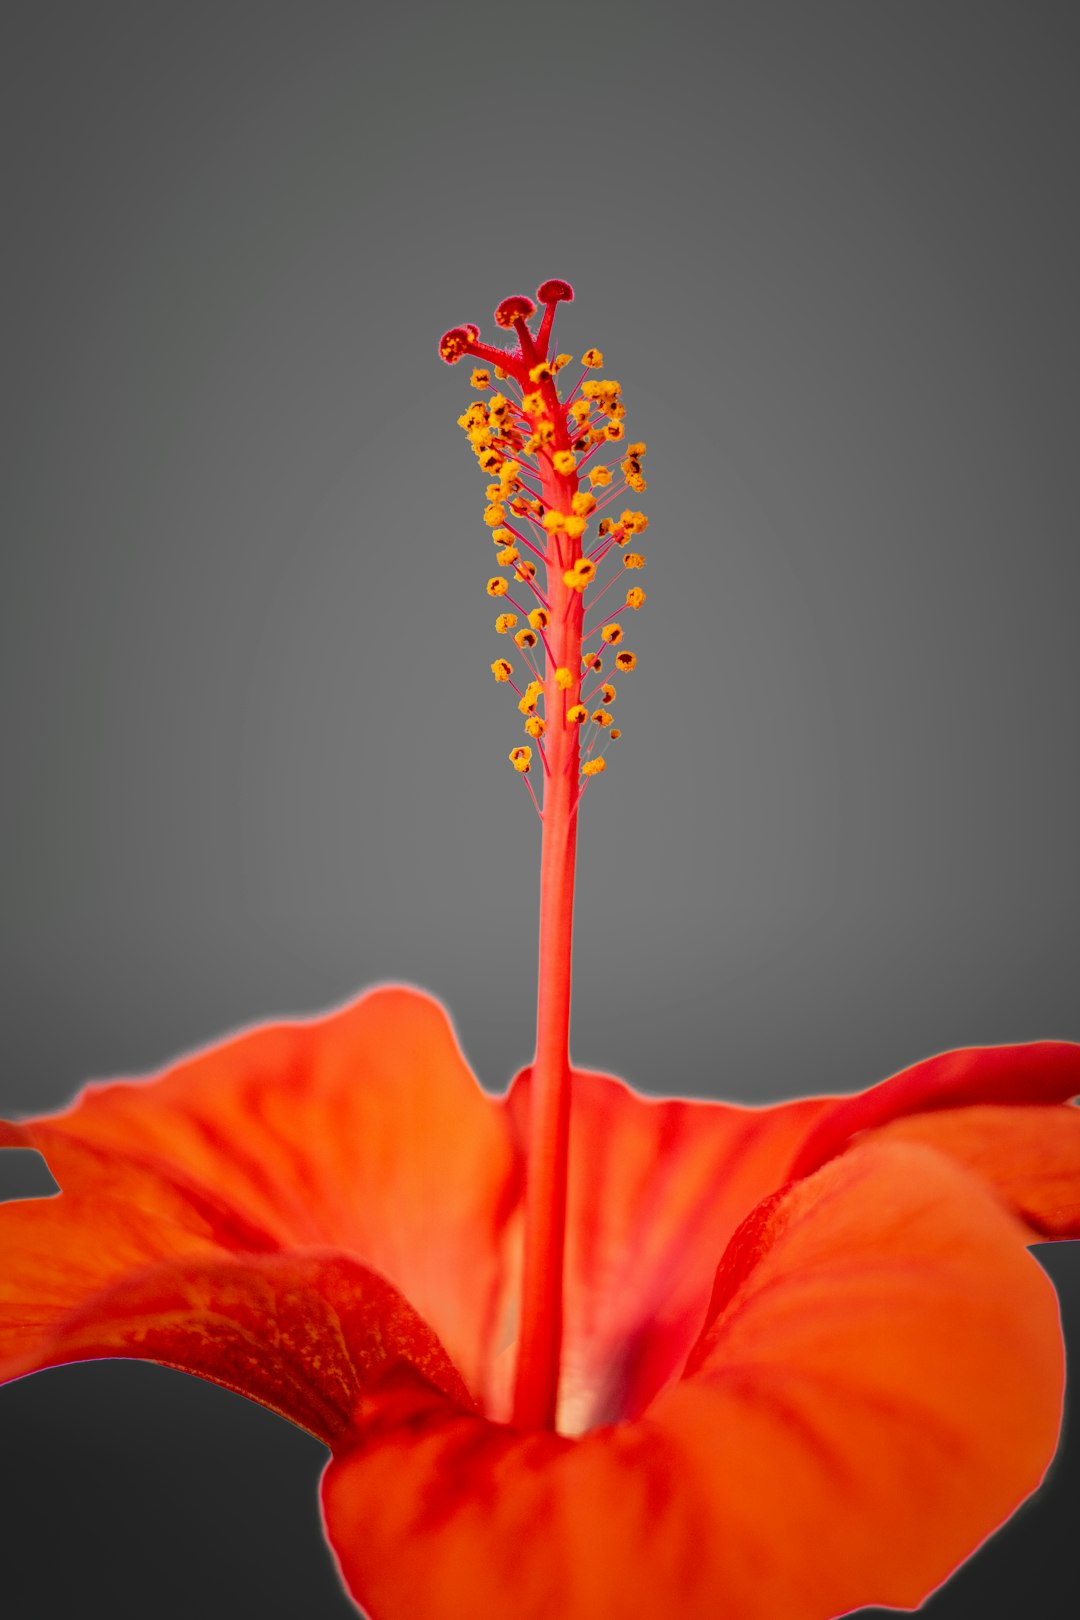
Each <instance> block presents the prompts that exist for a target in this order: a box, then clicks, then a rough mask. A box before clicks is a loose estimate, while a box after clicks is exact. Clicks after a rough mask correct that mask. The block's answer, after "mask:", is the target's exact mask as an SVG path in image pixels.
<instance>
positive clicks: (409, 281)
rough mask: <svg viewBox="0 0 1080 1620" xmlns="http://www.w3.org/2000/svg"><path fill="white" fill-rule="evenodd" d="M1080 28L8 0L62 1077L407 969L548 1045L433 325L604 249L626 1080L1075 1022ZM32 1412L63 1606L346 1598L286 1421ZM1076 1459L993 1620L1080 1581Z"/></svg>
mask: <svg viewBox="0 0 1080 1620" xmlns="http://www.w3.org/2000/svg"><path fill="white" fill-rule="evenodd" d="M1078 18H1080V13H1078V11H1077V9H1076V8H1075V7H1074V6H1071V5H1069V4H1068V3H1067V0H1063V3H1060V4H1056V3H1032V0H1023V3H1013V4H999V3H994V0H973V3H948V0H933V3H928V4H922V3H911V0H907V3H881V0H878V3H874V0H864V3H855V0H852V3H849V4H843V3H830V4H814V3H812V0H801V3H800V0H792V3H789V4H781V3H773V0H754V3H741V4H721V5H718V6H717V7H715V8H709V9H706V8H704V7H697V6H691V5H686V4H669V5H666V6H663V5H660V4H656V3H642V0H625V3H622V4H602V3H589V0H575V3H566V0H552V3H548V4H545V5H536V6H533V7H529V8H526V7H524V6H515V5H512V4H508V3H505V0H504V3H503V4H494V3H487V0H462V3H460V4H456V5H453V6H450V5H447V6H439V7H435V6H426V7H421V8H417V7H415V6H414V7H411V8H404V7H403V8H401V9H400V10H399V11H395V12H391V10H390V9H389V8H388V7H383V6H375V5H368V4H362V3H359V0H351V3H347V0H314V3H313V0H305V3H299V0H297V3H294V4H279V3H269V0H266V3H244V0H213V3H210V0H199V3H191V0H185V3H183V4H180V3H172V4H163V3H158V0H131V3H119V0H96V3H95V4H93V5H89V4H81V3H78V0H68V3H62V4H57V3H53V0H32V3H24V0H14V3H13V0H8V3H7V5H6V6H5V8H4V22H3V37H2V41H0V59H2V66H0V76H2V81H3V82H2V85H0V90H2V96H0V105H2V108H3V112H2V117H3V120H4V126H5V130H4V140H3V164H4V169H5V175H4V180H5V186H4V206H3V222H4V225H3V228H4V236H5V247H4V253H3V261H2V262H3V275H4V279H5V282H6V292H5V295H4V298H3V322H4V360H3V377H4V387H3V410H4V414H5V418H6V421H5V425H4V438H3V442H4V460H5V463H6V465H5V476H4V502H5V511H4V525H3V541H4V568H3V586H2V601H0V612H2V634H0V663H2V669H3V679H2V689H0V704H2V705H3V762H4V781H3V794H2V800H0V817H2V828H0V851H2V856H0V858H2V861H3V906H2V912H0V951H2V961H0V987H2V988H0V995H2V1000H3V1017H2V1032H3V1037H2V1038H3V1054H4V1055H3V1063H2V1067H0V1105H2V1107H3V1111H4V1112H10V1111H13V1110H15V1111H28V1110H34V1111H38V1110H45V1109H51V1108H55V1107H56V1106H58V1105H59V1104H60V1103H62V1102H63V1101H64V1099H66V1098H67V1097H68V1096H69V1095H70V1094H71V1092H72V1091H73V1089H74V1088H75V1087H76V1086H77V1085H79V1084H80V1083H81V1081H82V1080H83V1079H84V1078H86V1077H89V1076H93V1075H97V1076H101V1075H109V1074H116V1073H130V1072H138V1071H141V1070H144V1069H147V1068H151V1067H155V1066H158V1065H160V1064H161V1063H163V1062H164V1061H165V1060H167V1059H168V1058H169V1057H170V1056H171V1055H173V1054H174V1053H175V1052H176V1051H178V1050H180V1049H183V1048H186V1047H190V1046H191V1045H193V1044H198V1043H203V1042H205V1041H207V1040H208V1039H210V1038H211V1037H214V1036H216V1035H218V1034H220V1033H222V1032H224V1031H226V1030H228V1029H229V1028H231V1027H232V1026H235V1025H237V1024H239V1023H245V1022H248V1021H251V1020H255V1019H261V1018H264V1017H266V1016H268V1015H273V1014H279V1013H285V1012H293V1011H296V1012H309V1011H315V1010H317V1009H320V1008H323V1007H325V1006H327V1005H328V1004H332V1003H334V1002H337V1001H339V1000H341V999H342V998H344V997H347V996H349V995H350V994H351V993H353V992H354V991H355V990H356V989H358V988H359V987H360V986H363V985H365V984H367V983H370V982H371V981H373V980H378V979H385V978H389V977H401V978H405V979H408V980H412V981H415V982H417V983H419V984H421V985H424V986H427V987H429V988H430V989H431V990H433V991H435V992H436V993H437V994H439V995H440V996H442V997H443V998H444V999H445V1000H446V1002H447V1003H448V1005H449V1006H450V1008H451V1009H452V1011H453V1015H454V1018H455V1020H456V1022H457V1027H458V1029H459V1031H460V1033H461V1037H462V1040H463V1042H464V1045H465V1048H466V1050H467V1052H468V1054H469V1055H470V1057H471V1059H472V1060H473V1062H474V1063H475V1065H476V1068H477V1071H478V1073H479V1075H480V1076H481V1078H482V1079H483V1081H484V1082H485V1083H486V1084H488V1085H490V1086H492V1087H501V1086H502V1085H503V1083H504V1082H505V1080H506V1079H507V1077H508V1076H509V1074H510V1073H511V1072H512V1071H513V1070H514V1069H515V1068H516V1067H517V1066H518V1065H520V1064H521V1063H522V1062H524V1061H526V1060H527V1059H528V1057H529V1056H530V1052H531V1039H532V1017H533V1007H532V998H533V973H534V951H535V937H534V936H535V922H534V901H535V883H536V855H537V827H536V823H535V819H534V817H533V816H532V814H531V812H530V810H529V808H528V804H527V801H526V798H525V794H524V793H523V791H522V787H521V783H520V782H519V781H518V780H517V779H516V778H515V776H514V774H513V773H512V772H511V770H510V768H509V766H508V764H507V761H506V754H507V750H508V749H509V748H510V747H511V746H512V745H513V744H514V742H515V741H516V740H517V736H518V728H517V725H516V723H515V721H516V714H515V711H513V709H512V707H511V705H510V704H509V703H508V702H507V701H506V698H505V689H497V688H496V687H495V686H494V684H493V682H492V681H491V677H490V674H489V672H488V664H489V662H490V660H491V659H492V658H493V657H494V656H495V655H496V653H497V651H498V650H499V649H498V647H497V646H496V644H495V639H494V637H493V635H492V632H491V621H492V612H491V606H490V603H489V602H488V600H487V598H486V597H485V595H484V592H483V580H484V578H485V576H486V574H487V571H488V566H489V563H490V553H491V546H490V543H489V540H488V536H487V531H486V530H485V529H484V528H483V527H482V525H481V522H480V507H481V504H482V480H481V479H480V478H479V477H478V475H477V472H476V468H475V464H474V462H473V460H472V457H471V456H470V455H469V454H468V451H467V447H466V446H465V445H464V442H463V440H462V438H461V435H460V433H459V431H458V429H457V428H456V426H455V424H454V418H455V416H456V415H457V413H458V412H459V411H460V409H461V406H462V403H463V400H464V399H466V398H467V397H468V393H469V391H468V388H467V375H466V372H464V371H458V372H451V371H449V370H448V369H447V368H445V367H444V366H442V365H441V364H440V363H439V361H438V359H437V356H436V351H435V344H436V340H437V338H438V336H439V334H440V333H441V332H442V331H443V330H444V329H445V328H446V327H447V326H450V325H452V324H454V323H456V322H459V321H463V320H473V321H476V322H478V323H480V324H481V325H482V326H483V327H484V328H485V331H486V332H488V333H490V330H491V326H490V311H491V310H492V309H493V307H494V305H495V303H496V302H497V300H498V299H500V298H501V297H503V296H504V295H505V294H507V293H510V292H515V291H519V290H522V291H531V290H532V289H533V288H535V286H536V285H537V283H538V281H539V280H540V279H541V278H543V277H546V276H550V275H559V276H567V277H569V278H570V280H572V281H573V282H574V284H575V286H576V289H577V302H576V303H575V304H574V305H573V306H572V307H571V308H570V309H568V310H564V311H561V312H560V316H559V323H558V337H559V339H560V343H561V345H563V346H566V347H568V348H570V349H572V350H574V351H575V352H577V353H580V352H581V350H582V349H583V348H584V347H585V346H586V345H587V344H596V345H598V346H599V347H600V348H602V349H603V351H604V353H605V355H606V357H607V369H608V370H609V372H610V373H611V374H613V375H615V376H617V377H619V378H620V379H621V381H622V382H623V384H624V387H625V389H626V394H627V398H628V402H629V406H630V413H631V414H630V418H629V426H630V429H631V436H632V437H638V436H640V437H642V438H645V439H646V440H648V442H649V460H648V472H649V474H650V481H649V492H648V496H647V506H648V510H649V512H650V514H651V518H652V526H651V528H650V531H649V536H648V539H649V542H650V544H649V547H648V553H649V570H648V576H647V578H646V579H645V584H646V587H647V589H648V592H649V604H648V607H647V609H646V610H645V612H644V613H642V614H641V615H640V617H638V618H635V620H634V624H633V632H634V634H633V642H632V645H633V646H634V647H635V650H636V651H637V652H638V654H639V660H640V662H639V668H638V670H637V672H636V673H635V674H634V676H633V677H632V678H629V679H626V680H624V681H623V682H622V683H621V686H622V690H621V691H620V697H619V708H620V715H619V718H620V722H621V724H622V725H623V727H624V732H625V736H624V740H623V742H622V743H621V745H619V749H618V754H617V757H615V756H614V755H613V758H612V767H613V768H612V769H610V770H609V772H608V775H607V777H606V779H605V780H603V781H600V782H598V783H597V784H596V785H595V789H594V790H591V791H590V795H589V801H587V811H588V813H587V814H586V816H585V823H584V829H583V839H582V849H581V885H580V910H579V920H578V928H577V948H578V957H577V981H576V1002H575V1021H574V1035H573V1048H574V1054H575V1057H576V1058H577V1059H578V1060H579V1061H581V1062H582V1063H585V1064H589V1065H595V1066H600V1067H604V1068H607V1069H609V1070H611V1071H612V1072H614V1073H617V1074H621V1075H624V1076H625V1077H626V1078H628V1079H629V1080H631V1081H632V1082H633V1083H634V1084H636V1085H638V1086H640V1087H643V1088H645V1089H647V1090H653V1091H658V1092H697V1093H707V1094H712V1095H724V1096H729V1097H735V1098H741V1099H744V1100H747V1101H765V1100H768V1099H773V1098H779V1097H784V1096H788V1095H791V1094H793V1093H797V1092H805V1091H817V1090H821V1089H834V1088H835V1089H839V1090H845V1089H850V1088H855V1087H860V1086H863V1085H866V1084H868V1083H870V1082H871V1081H873V1080H875V1079H877V1078H880V1077H881V1076H883V1075H885V1074H888V1073H889V1072H891V1071H892V1070H894V1069H896V1068H898V1067H900V1066H902V1065H904V1064H907V1063H909V1062H911V1061H914V1060H915V1059H917V1058H920V1057H922V1056H924V1055H926V1054H927V1053H930V1052H933V1051H935V1050H939V1049H941V1048H944V1047H949V1046H953V1045H960V1044H969V1043H982V1042H998V1041H1016V1040H1027V1039H1031V1038H1035V1037H1041V1036H1072V1037H1074V1038H1075V1037H1077V1036H1080V1007H1078V1005H1077V994H1076V990H1077V969H1078V959H1080V942H1078V929H1077V899H1078V877H1080V870H1078V868H1080V860H1078V853H1077V837H1076V829H1077V820H1078V810H1080V791H1078V790H1080V763H1078V757H1077V736H1078V723H1077V696H1078V684H1080V683H1078V673H1080V649H1078V642H1077V610H1078V587H1080V566H1078V561H1077V545H1076V540H1077V524H1076V517H1077V478H1076V466H1077V426H1078V422H1077V417H1078V412H1077V403H1076V401H1077V372H1078V360H1080V355H1078V347H1080V346H1078V342H1077V321H1076V289H1077V286H1078V285H1080V263H1078V259H1080V253H1078V237H1077V221H1076V198H1077V181H1078V174H1077V169H1078V163H1077V150H1078V142H1080V112H1078V104H1077V95H1076V85H1077V73H1078V67H1080V61H1078V56H1080V52H1078V46H1080V27H1078ZM27 1174H28V1172H27ZM25 1184H26V1185H30V1183H29V1181H27V1182H26V1183H25ZM1042 1258H1043V1259H1044V1262H1045V1263H1046V1264H1047V1266H1048V1267H1049V1268H1050V1270H1051V1271H1052V1273H1053V1275H1054V1276H1055V1278H1056V1279H1057V1280H1058V1282H1059V1285H1060V1286H1061V1288H1062V1291H1063V1295H1064V1300H1065V1305H1066V1312H1067V1316H1068V1319H1069V1321H1070V1322H1071V1328H1072V1345H1071V1349H1072V1359H1073V1363H1074V1371H1076V1370H1077V1363H1080V1320H1078V1318H1080V1265H1078V1263H1077V1259H1076V1256H1075V1255H1069V1254H1067V1253H1065V1252H1064V1251H1059V1252H1055V1253H1053V1254H1051V1255H1048V1254H1047V1253H1046V1252H1045V1251H1043V1254H1042ZM0 1427H2V1433H3V1436H4V1438H3V1456H4V1464H3V1467H4V1475H5V1483H6V1485H10V1484H11V1482H16V1484H17V1492H16V1493H15V1494H17V1496H18V1500H16V1501H13V1502H10V1503H9V1504H8V1508H7V1512H6V1517H5V1525H6V1533H7V1534H8V1535H10V1538H11V1539H10V1544H9V1546H8V1548H7V1550H6V1551H5V1552H4V1556H3V1570H4V1573H3V1585H4V1593H3V1597H4V1606H5V1613H6V1614H9V1615H11V1617H12V1620H51V1617H53V1616H67V1615H69V1614H73V1613H76V1612H79V1613H86V1614H91V1615H97V1614H102V1615H105V1614H108V1615H109V1616H111V1617H116V1620H127V1617H130V1620H144V1617H146V1616H154V1617H155V1620H174V1617H175V1620H190V1616H192V1615H194V1614H198V1615H200V1616H201V1617H203V1620H232V1617H235V1616H248V1615H251V1616H259V1617H266V1620H277V1617H281V1620H293V1617H295V1616H299V1615H303V1616H304V1617H305V1620H323V1617H326V1620H330V1617H331V1616H344V1615H346V1614H347V1613H349V1612H351V1611H350V1610H349V1608H348V1605H347V1604H346V1602H345V1600H344V1599H343V1598H342V1597H341V1596H340V1595H339V1594H338V1592H337V1589H336V1584H335V1579H334V1576H333V1575H332V1573H331V1569H330V1565H329V1562H328V1560H327V1559H326V1557H325V1554H324V1552H323V1548H322V1544H321V1538H320V1533H319V1527H318V1520H317V1509H316V1496H315V1485H316V1480H317V1477H318V1474H319V1472H320V1469H321V1465H322V1460H323V1453H322V1450H321V1448H320V1447H319V1446H318V1445H317V1444H316V1443H315V1442H314V1441H313V1440H310V1439H308V1438H307V1437H306V1436H303V1435H300V1434H299V1433H298V1432H296V1431H294V1430H292V1429H291V1428H289V1427H288V1426H287V1425H286V1424H283V1423H281V1422H280V1421H279V1420H277V1419H275V1418H273V1417H271V1416H270V1415H269V1414H267V1413H264V1412H262V1411H261V1410H259V1409H257V1408H254V1407H251V1406H249V1405H248V1404H246V1403H245V1402H243V1401H241V1400H239V1399H237V1398H233V1397H230V1396H228V1395H226V1394H224V1393H223V1392H221V1391H218V1390H215V1389H212V1388H209V1387H206V1386H202V1385H199V1384H197V1383H195V1382H194V1381H189V1380H185V1379H184V1378H182V1377H179V1376H176V1375H171V1374H167V1373H164V1372H159V1371H157V1370H156V1369H153V1368H144V1367H137V1366H125V1365H123V1364H119V1365H116V1364H114V1365H108V1366H100V1367H88V1368H79V1369H69V1370H65V1371H58V1372H55V1373H50V1374H47V1375H44V1376H42V1377H39V1378H35V1379H32V1380H29V1381H27V1382H26V1383H23V1384H21V1385H19V1386H16V1387H14V1388H12V1389H10V1390H7V1391H5V1392H4V1393H3V1394H2V1396H0ZM1078 1452H1080V1435H1078V1434H1077V1433H1076V1432H1075V1428H1074V1431H1073V1439H1072V1445H1071V1450H1070V1451H1069V1452H1068V1454H1067V1456H1066V1460H1065V1461H1064V1462H1061V1463H1059V1465H1058V1467H1057V1471H1056V1476H1055V1482H1054V1484H1053V1485H1052V1486H1051V1488H1050V1489H1049V1490H1048V1491H1047V1492H1046V1493H1045V1494H1044V1495H1043V1497H1042V1498H1041V1500H1040V1501H1039V1503H1038V1504H1037V1505H1036V1506H1035V1507H1034V1508H1031V1509H1029V1510H1027V1511H1026V1512H1025V1513H1024V1515H1023V1516H1022V1518H1021V1520H1020V1521H1019V1522H1018V1523H1017V1524H1015V1525H1014V1526H1013V1527H1012V1528H1011V1529H1010V1530H1009V1531H1007V1532H1006V1533H1005V1534H1004V1535H1003V1536H1002V1537H1000V1538H999V1539H998V1541H997V1542H996V1543H995V1544H994V1545H993V1546H992V1547H990V1548H989V1549H988V1550H987V1551H985V1552H984V1554H982V1555H981V1556H980V1557H979V1558H977V1559H976V1560H975V1561H974V1562H973V1563H972V1564H971V1565H970V1566H969V1567H968V1568H967V1569H966V1570H965V1571H964V1572H963V1573H962V1574H961V1575H960V1576H958V1577H957V1579H956V1580H955V1582H954V1583H952V1585H951V1586H950V1588H949V1589H948V1590H946V1591H945V1592H944V1593H943V1594H941V1595H940V1596H939V1597H938V1598H936V1599H935V1600H934V1601H933V1602H932V1603H931V1604H930V1605H929V1612H930V1613H931V1614H933V1615H934V1616H935V1617H937V1620H945V1617H946V1616H950V1617H957V1616H971V1615H980V1616H981V1615H989V1614H1001V1615H1016V1614H1020V1613H1031V1614H1039V1615H1045V1616H1057V1615H1062V1616H1064V1615H1065V1614H1071V1613H1072V1612H1073V1608H1072V1601H1071V1600H1070V1597H1069V1596H1068V1595H1067V1594H1066V1593H1063V1592H1062V1588H1061V1582H1062V1578H1063V1577H1062V1572H1063V1571H1064V1570H1066V1569H1068V1568H1069V1567H1071V1565H1072V1563H1073V1561H1074V1540H1075V1523H1076V1504H1077V1489H1078V1472H1080V1470H1078V1466H1077V1454H1078ZM12 1583H14V1587H12ZM418 1620H422V1617H418ZM509 1620H512V1617H509ZM778 1620H783V1617H778Z"/></svg>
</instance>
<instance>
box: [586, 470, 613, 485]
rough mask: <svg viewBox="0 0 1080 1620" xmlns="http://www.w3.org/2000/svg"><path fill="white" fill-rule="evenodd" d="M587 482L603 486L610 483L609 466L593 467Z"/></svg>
mask: <svg viewBox="0 0 1080 1620" xmlns="http://www.w3.org/2000/svg"><path fill="white" fill-rule="evenodd" d="M589 482H590V483H591V484H592V485H593V486H594V487H597V486H603V485H604V484H610V483H611V468H610V467H593V469H592V471H591V472H590V473H589Z"/></svg>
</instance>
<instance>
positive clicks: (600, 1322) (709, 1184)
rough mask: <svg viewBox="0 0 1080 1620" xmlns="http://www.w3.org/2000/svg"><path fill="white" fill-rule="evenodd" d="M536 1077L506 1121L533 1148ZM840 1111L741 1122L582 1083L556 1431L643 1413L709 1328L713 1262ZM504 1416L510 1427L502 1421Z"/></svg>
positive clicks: (730, 1109) (762, 1115)
mask: <svg viewBox="0 0 1080 1620" xmlns="http://www.w3.org/2000/svg"><path fill="white" fill-rule="evenodd" d="M529 1084H530V1076H529V1071H528V1070H525V1071H524V1072H523V1073H522V1074H521V1075H519V1076H518V1078H517V1080H516V1081H515V1083H514V1085H513V1087H512V1088H511V1091H510V1094H509V1097H508V1107H509V1109H510V1113H511V1117H512V1119H513V1121H514V1124H515V1128H516V1130H517V1132H518V1135H519V1137H520V1139H521V1142H522V1145H523V1148H524V1149H526V1150H527V1143H528V1095H529ZM831 1106H832V1101H831V1099H821V1100H812V1101H799V1102H792V1103H784V1104H781V1105H780V1106H778V1107H774V1108H742V1107H738V1106H736V1105H734V1104H728V1103H717V1102H707V1101H684V1100H682V1099H675V1100H663V1101H661V1100H655V1099H652V1098H648V1097H642V1096H639V1095H638V1094H637V1093H636V1092H633V1091H631V1090H630V1089H629V1088H628V1087H627V1086H625V1085H624V1084H623V1083H622V1082H621V1081H619V1080H613V1079H610V1078H609V1077H608V1076H606V1075H602V1074H592V1073H588V1072H585V1071H580V1070H579V1071H576V1072H575V1074H574V1077H573V1090H572V1093H571V1120H570V1164H569V1186H568V1193H567V1230H566V1272H565V1278H566V1281H565V1298H564V1313H565V1316H564V1343H563V1361H562V1380H561V1385H560V1408H559V1426H560V1428H561V1429H562V1431H563V1432H564V1433H580V1432H582V1431H583V1430H585V1429H587V1428H592V1427H595V1426H596V1425H597V1424H599V1423H602V1422H608V1421H611V1420H613V1419H616V1418H622V1417H633V1416H636V1415H637V1414H638V1413H640V1412H641V1411H642V1410H643V1409H644V1407H645V1406H646V1405H647V1404H648V1402H649V1401H650V1400H651V1399H652V1397H653V1396H654V1395H655V1394H656V1392H657V1390H658V1389H660V1387H661V1386H662V1385H663V1384H664V1383H665V1382H666V1380H667V1379H668V1378H670V1377H671V1376H673V1374H674V1373H676V1372H677V1371H679V1370H680V1369H681V1367H682V1365H683V1362H684V1361H685V1359H686V1355H687V1352H688V1351H689V1349H690V1346H691V1345H692V1344H693V1342H694V1339H695V1338H696V1336H697V1334H698V1332H699V1331H700V1328H701V1323H702V1319H703V1317H704V1314H705V1307H706V1305H707V1304H708V1300H709V1294H710V1291H711V1289H712V1283H713V1276H714V1274H715V1271H716V1259H717V1256H718V1255H720V1254H722V1253H723V1252H724V1247H725V1245H726V1243H727V1241H728V1238H729V1237H730V1236H731V1234H732V1233H733V1232H734V1230H735V1228H736V1227H737V1226H738V1225H739V1223H740V1221H741V1220H742V1219H743V1218H744V1216H745V1215H746V1214H747V1213H748V1211H750V1210H752V1209H753V1208H754V1206H755V1204H757V1203H758V1202H759V1201H760V1200H761V1199H762V1198H763V1197H765V1195H766V1194H767V1193H769V1192H772V1191H773V1189H774V1188H775V1187H776V1186H778V1185H779V1184H780V1182H781V1181H782V1180H783V1179H784V1174H785V1171H786V1169H787V1166H788V1164H789V1163H790V1160H791V1156H792V1154H793V1153H794V1152H795V1151H796V1148H797V1147H798V1145H799V1144H800V1143H801V1142H802V1141H803V1140H804V1138H805V1137H806V1135H807V1133H808V1131H810V1130H811V1129H812V1127H813V1124H814V1122H815V1120H816V1119H818V1118H819V1117H820V1115H821V1114H822V1113H823V1112H824V1111H825V1110H826V1109H827V1108H830V1107H831ZM500 1415H506V1414H505V1413H500Z"/></svg>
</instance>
